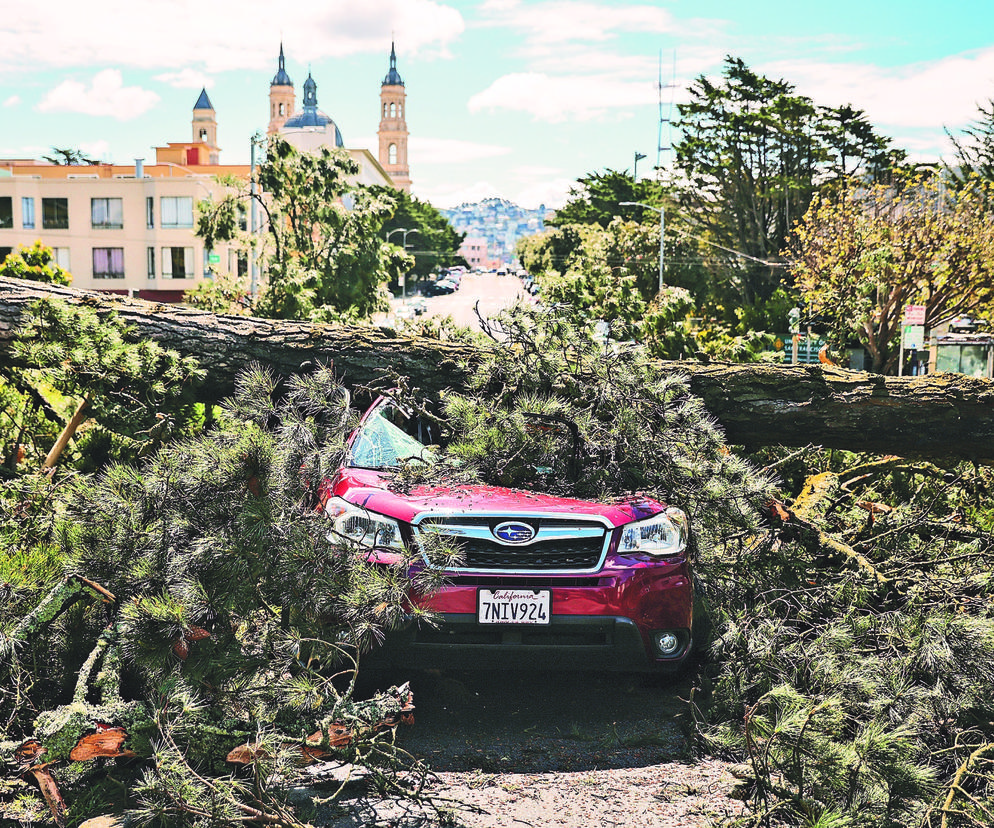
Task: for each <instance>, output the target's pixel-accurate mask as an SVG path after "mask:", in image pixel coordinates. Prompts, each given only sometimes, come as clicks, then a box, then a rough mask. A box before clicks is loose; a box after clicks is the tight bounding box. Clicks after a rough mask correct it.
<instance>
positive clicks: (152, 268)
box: [147, 247, 155, 279]
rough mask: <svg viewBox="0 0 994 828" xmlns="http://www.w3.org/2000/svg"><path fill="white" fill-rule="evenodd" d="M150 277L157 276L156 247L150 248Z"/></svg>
mask: <svg viewBox="0 0 994 828" xmlns="http://www.w3.org/2000/svg"><path fill="white" fill-rule="evenodd" d="M147 258H148V278H149V279H154V278H155V248H154V247H150V248H148V256H147Z"/></svg>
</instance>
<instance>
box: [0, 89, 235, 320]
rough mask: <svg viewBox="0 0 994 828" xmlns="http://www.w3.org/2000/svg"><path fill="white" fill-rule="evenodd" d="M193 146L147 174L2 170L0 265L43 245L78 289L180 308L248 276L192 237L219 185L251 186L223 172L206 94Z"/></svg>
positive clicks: (105, 169)
mask: <svg viewBox="0 0 994 828" xmlns="http://www.w3.org/2000/svg"><path fill="white" fill-rule="evenodd" d="M192 133H193V135H192V138H193V140H191V141H189V142H186V143H169V144H166V145H165V146H163V147H157V148H156V163H155V164H152V165H146V164H145V163H144V160H137V161H136V162H135V163H134V164H133V165H127V166H122V165H117V164H93V165H88V166H75V165H59V164H50V163H48V162H45V161H37V160H23V159H14V160H0V261H2V260H3V259H4V258H6V255H7V254H8V253H10V252H13V251H16V250H17V249H18V248H20V247H22V246H25V247H26V246H30V245H32V244H34V243H35V242H36V241H38V240H40V241H41V242H42V243H43V244H44V245H46V246H48V247H51V248H52V249H53V250H54V251H55V260H56V262H57V263H58V264H59V265H60V266H61V267H63V268H65V269H66V270H68V271H69V272H70V273H72V276H73V282H72V284H73V287H78V288H83V289H86V290H102V291H107V292H111V293H127V294H130V295H133V296H139V297H141V298H145V299H150V300H153V301H161V302H178V301H180V300H181V299H182V297H183V292H184V291H185V290H189V289H190V288H192V287H194V286H195V285H196V284H197V282H199V281H200V280H201V279H203V278H204V277H205V276H210V275H212V274H214V273H219V272H222V271H228V272H233V273H238V272H242V273H246V272H247V261H245V259H244V256H242V257H241V260H240V259H239V255H238V253H237V252H236V251H235V250H234V249H233V248H231V247H229V246H227V245H221V246H219V247H218V249H216V250H207V249H205V247H204V243H203V241H202V240H201V239H199V238H197V236H196V235H195V234H194V230H195V217H196V206H195V205H196V203H197V202H198V201H200V200H202V199H204V198H206V197H208V196H210V195H212V194H220V191H221V189H222V188H221V187H220V185H218V184H217V183H216V176H221V175H236V176H239V177H242V178H246V179H247V178H248V176H249V167H248V166H247V165H222V164H218V163H217V160H218V155H219V152H220V150H219V149H218V146H217V120H216V118H215V116H214V108H213V107H212V106H211V103H210V99H209V98H208V97H207V92H206V90H204V91H202V92H201V93H200V97H199V98H198V99H197V102H196V104H195V105H194V109H193V121H192Z"/></svg>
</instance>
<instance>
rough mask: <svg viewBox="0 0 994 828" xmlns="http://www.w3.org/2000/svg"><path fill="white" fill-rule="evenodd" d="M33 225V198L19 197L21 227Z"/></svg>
mask: <svg viewBox="0 0 994 828" xmlns="http://www.w3.org/2000/svg"><path fill="white" fill-rule="evenodd" d="M34 226H35V200H34V199H33V198H31V196H22V197H21V227H34Z"/></svg>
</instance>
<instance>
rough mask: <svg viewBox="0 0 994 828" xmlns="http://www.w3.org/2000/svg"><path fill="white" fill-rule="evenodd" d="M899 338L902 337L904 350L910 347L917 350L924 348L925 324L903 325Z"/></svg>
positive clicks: (908, 349)
mask: <svg viewBox="0 0 994 828" xmlns="http://www.w3.org/2000/svg"><path fill="white" fill-rule="evenodd" d="M901 339H902V346H903V347H904V350H906V351H910V350H912V349H914V350H917V351H921V350H924V346H925V326H924V325H905V326H904V331H903V334H902V337H901Z"/></svg>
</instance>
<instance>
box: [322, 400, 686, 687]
mask: <svg viewBox="0 0 994 828" xmlns="http://www.w3.org/2000/svg"><path fill="white" fill-rule="evenodd" d="M434 442H436V440H435V439H434V435H433V434H431V433H430V432H428V431H426V425H425V424H424V423H423V422H422V421H420V420H416V419H414V418H409V417H407V416H406V415H404V414H403V412H402V411H401V410H400V408H399V407H398V406H397V405H396V404H394V403H392V402H389V401H387V400H385V399H381V400H379V401H378V402H377V403H375V404H374V405H373V407H372V408H371V409H370V410H369V411H368V412H367V413H366V415H365V416H364V417H363V418H362V420H361V423H360V425H359V427H358V428H357V429H356V431H355V432H354V433H353V434H352V435H351V437H350V439H349V445H350V453H349V458H348V462H347V464H346V465H345V466H343V467H342V468H341V469H340V470H339V471H338V473H337V474H336V475H335V477H334V478H333V479H332V480H330V481H328V484H327V486H326V490H325V493H324V494H325V509H326V511H327V513H328V514H329V516H330V517H331V518H332V520H333V523H334V527H335V531H336V532H337V533H340V534H341V535H343V536H345V537H347V538H350V539H352V540H354V541H356V542H359V543H362V544H365V545H368V546H371V547H373V548H374V549H375V550H376V554H377V555H378V556H379V558H380V560H383V561H384V562H389V561H390V560H391V557H393V558H394V559H396V554H397V552H398V551H401V550H403V549H404V548H405V547H406V548H408V549H414V550H416V549H417V547H418V541H419V539H420V538H422V537H424V535H425V534H426V533H429V532H431V533H438V534H440V535H443V536H445V538H447V539H449V540H451V541H452V542H454V544H455V545H456V546H457V548H459V549H460V552H461V559H460V562H459V564H458V565H457V566H455V567H453V568H452V569H450V570H449V571H447V572H446V573H445V575H446V577H445V583H446V586H444V587H443V588H442V589H440V590H439V591H438V592H435V593H433V594H431V595H427V596H424V597H418V598H416V599H414V600H417V601H418V602H419V603H420V604H423V605H424V606H426V607H428V608H431V609H432V610H434V611H435V612H436V613H437V614H438V617H439V619H440V621H441V624H440V626H438V627H437V628H436V627H430V626H427V625H420V626H419V625H417V624H415V623H411V624H410V625H409V626H408V627H407V629H405V630H400V631H395V632H393V633H391V634H389V635H388V637H387V640H386V643H385V644H384V645H383V646H382V647H381V648H379V649H378V650H377V651H375V652H374V653H372V654H370V656H367V657H365V658H364V664H370V663H372V664H374V665H376V666H424V667H439V668H490V667H506V668H512V667H526V666H530V667H534V666H536V665H537V666H539V667H569V668H574V669H597V670H626V671H639V672H660V671H662V672H666V671H673V670H675V669H677V668H678V667H679V666H680V665H681V663H682V662H683V661H685V660H686V658H687V656H688V654H689V652H690V650H691V647H692V644H693V641H692V635H691V630H692V621H693V603H694V601H693V598H694V594H693V580H692V574H691V560H690V557H691V556H690V551H689V550H690V548H691V543H690V537H689V527H688V522H687V519H686V517H685V515H684V513H683V512H682V511H680V510H679V509H676V508H673V507H668V506H666V505H665V504H663V503H659V502H657V501H655V500H650V499H647V498H635V499H632V500H630V501H628V502H624V503H611V504H607V503H594V502H589V501H585V500H576V499H568V498H562V497H555V496H552V495H548V494H543V493H537V492H529V491H521V490H515V489H506V488H498V487H493V486H483V485H473V486H462V485H460V486H458V487H440V486H434V487H423V488H419V489H415V490H414V491H413V492H411V493H408V494H402V493H400V492H398V491H396V490H392V489H391V486H390V484H391V480H392V477H393V472H394V470H395V469H396V468H397V466H398V465H399V464H400V463H401V462H403V461H404V460H406V459H409V458H412V457H418V458H422V459H428V458H427V455H428V454H429V453H430V449H429V448H427V445H426V444H430V443H434ZM391 553H392V554H391Z"/></svg>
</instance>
